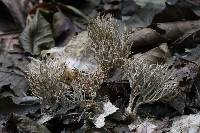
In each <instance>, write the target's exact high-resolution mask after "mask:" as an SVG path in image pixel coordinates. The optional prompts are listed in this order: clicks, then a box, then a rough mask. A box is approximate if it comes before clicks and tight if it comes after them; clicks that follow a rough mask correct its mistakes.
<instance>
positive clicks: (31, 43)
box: [20, 10, 55, 55]
mask: <svg viewBox="0 0 200 133" xmlns="http://www.w3.org/2000/svg"><path fill="white" fill-rule="evenodd" d="M20 42H21V44H22V47H23V48H24V50H25V52H28V53H30V54H32V55H39V54H40V52H41V51H42V50H45V49H49V48H52V47H54V46H55V43H54V39H53V34H52V30H51V27H50V24H49V22H47V20H45V18H44V17H43V16H42V14H41V13H40V11H39V10H38V11H37V13H36V15H35V16H34V18H33V19H32V21H31V22H30V24H28V25H27V26H26V28H25V29H24V31H23V32H22V34H21V35H20Z"/></svg>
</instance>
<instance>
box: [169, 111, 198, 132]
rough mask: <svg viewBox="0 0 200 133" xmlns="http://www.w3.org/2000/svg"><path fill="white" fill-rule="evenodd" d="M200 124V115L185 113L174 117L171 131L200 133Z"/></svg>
mask: <svg viewBox="0 0 200 133" xmlns="http://www.w3.org/2000/svg"><path fill="white" fill-rule="evenodd" d="M199 124H200V115H199V114H193V115H185V116H180V117H176V118H174V119H173V123H172V127H171V128H170V132H172V133H180V132H182V133H198V132H200V129H199Z"/></svg>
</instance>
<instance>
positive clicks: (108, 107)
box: [94, 102, 118, 128]
mask: <svg viewBox="0 0 200 133" xmlns="http://www.w3.org/2000/svg"><path fill="white" fill-rule="evenodd" d="M117 110H118V108H116V107H115V106H114V105H112V103H111V102H105V103H104V104H103V113H101V114H100V115H99V114H98V116H97V117H96V118H95V122H94V124H95V126H96V127H97V128H102V127H103V126H104V125H105V117H107V116H109V115H111V114H113V113H115V112H116V111H117Z"/></svg>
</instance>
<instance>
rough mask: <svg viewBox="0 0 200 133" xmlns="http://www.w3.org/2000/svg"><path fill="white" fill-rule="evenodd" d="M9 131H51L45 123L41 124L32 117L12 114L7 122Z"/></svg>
mask: <svg viewBox="0 0 200 133" xmlns="http://www.w3.org/2000/svg"><path fill="white" fill-rule="evenodd" d="M6 129H7V131H11V132H21V133H25V132H26V133H50V131H49V130H48V129H47V128H46V127H45V126H43V125H39V124H37V123H36V122H34V121H32V120H31V119H30V118H28V117H25V116H20V115H16V114H12V115H11V117H10V118H9V120H8V121H7V123H6Z"/></svg>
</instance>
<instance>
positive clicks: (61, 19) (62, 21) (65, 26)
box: [53, 11, 75, 46]
mask: <svg viewBox="0 0 200 133" xmlns="http://www.w3.org/2000/svg"><path fill="white" fill-rule="evenodd" d="M53 31H54V37H55V41H56V44H57V45H59V46H60V45H62V46H64V45H66V44H67V43H68V41H69V40H70V39H71V38H72V37H73V36H74V35H75V29H74V26H73V23H72V22H71V20H70V19H69V18H68V17H67V16H65V15H64V14H63V13H62V12H61V11H59V12H56V13H55V14H54V15H53Z"/></svg>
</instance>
